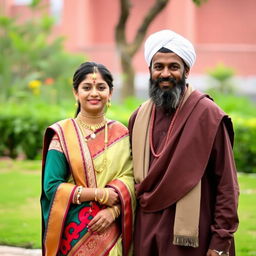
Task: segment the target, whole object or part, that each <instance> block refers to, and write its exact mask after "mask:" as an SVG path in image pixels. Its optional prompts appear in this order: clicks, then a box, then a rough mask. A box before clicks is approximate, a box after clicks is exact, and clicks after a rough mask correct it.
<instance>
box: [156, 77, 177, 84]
mask: <svg viewBox="0 0 256 256" xmlns="http://www.w3.org/2000/svg"><path fill="white" fill-rule="evenodd" d="M155 82H156V84H159V83H161V82H169V83H172V84H175V85H176V84H177V80H176V79H174V78H172V77H160V78H158V79H156V80H155Z"/></svg>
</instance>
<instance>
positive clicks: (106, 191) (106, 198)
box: [102, 188, 109, 204]
mask: <svg viewBox="0 0 256 256" xmlns="http://www.w3.org/2000/svg"><path fill="white" fill-rule="evenodd" d="M105 195H106V197H105V199H104V201H103V202H102V204H106V203H107V201H108V199H109V191H108V189H107V188H105Z"/></svg>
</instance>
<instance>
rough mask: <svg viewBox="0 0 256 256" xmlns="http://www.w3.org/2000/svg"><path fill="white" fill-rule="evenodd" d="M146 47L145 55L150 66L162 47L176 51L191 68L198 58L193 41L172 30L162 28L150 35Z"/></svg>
mask: <svg viewBox="0 0 256 256" xmlns="http://www.w3.org/2000/svg"><path fill="white" fill-rule="evenodd" d="M144 47H145V48H144V55H145V59H146V62H147V64H148V66H150V63H151V60H152V58H153V56H154V55H155V54H156V53H157V52H158V51H159V50H160V49H161V48H162V47H164V48H167V49H169V50H171V51H172V52H174V53H176V54H177V55H178V56H179V57H180V58H182V59H183V60H184V62H185V63H186V64H187V65H188V67H189V68H191V67H192V66H193V64H194V63H195V60H196V53H195V49H194V47H193V45H192V43H191V42H190V41H189V40H187V39H186V38H184V37H183V36H181V35H179V34H177V33H175V32H173V31H171V30H167V29H166V30H161V31H158V32H156V33H154V34H152V35H150V36H149V37H148V38H147V40H146V42H145V46H144Z"/></svg>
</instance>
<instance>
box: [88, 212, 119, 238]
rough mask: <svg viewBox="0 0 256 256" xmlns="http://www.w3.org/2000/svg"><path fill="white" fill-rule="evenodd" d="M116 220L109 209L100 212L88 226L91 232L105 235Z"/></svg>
mask: <svg viewBox="0 0 256 256" xmlns="http://www.w3.org/2000/svg"><path fill="white" fill-rule="evenodd" d="M114 220H115V218H114V216H113V214H112V213H111V210H110V209H109V208H106V209H103V210H101V211H99V212H98V213H97V214H96V215H95V217H94V218H93V219H92V220H91V221H90V223H89V224H88V228H89V231H90V232H93V233H94V232H97V233H103V232H104V231H105V230H106V229H107V228H108V227H109V226H110V225H111V224H112V223H113V222H114Z"/></svg>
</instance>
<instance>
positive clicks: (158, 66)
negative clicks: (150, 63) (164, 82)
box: [154, 65, 162, 70]
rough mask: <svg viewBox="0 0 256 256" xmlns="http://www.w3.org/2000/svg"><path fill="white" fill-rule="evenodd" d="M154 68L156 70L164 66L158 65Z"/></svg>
mask: <svg viewBox="0 0 256 256" xmlns="http://www.w3.org/2000/svg"><path fill="white" fill-rule="evenodd" d="M154 68H155V69H156V70H161V69H162V66H160V65H156V66H155V67H154Z"/></svg>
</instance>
